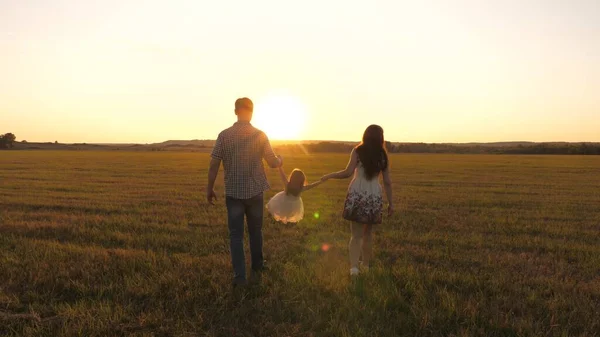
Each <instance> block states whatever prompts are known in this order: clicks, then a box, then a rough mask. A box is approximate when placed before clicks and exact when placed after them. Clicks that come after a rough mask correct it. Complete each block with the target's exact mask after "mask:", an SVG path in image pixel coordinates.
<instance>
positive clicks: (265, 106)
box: [252, 94, 306, 140]
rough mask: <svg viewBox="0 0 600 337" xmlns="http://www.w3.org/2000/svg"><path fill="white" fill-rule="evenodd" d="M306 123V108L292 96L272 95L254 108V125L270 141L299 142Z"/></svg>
mask: <svg viewBox="0 0 600 337" xmlns="http://www.w3.org/2000/svg"><path fill="white" fill-rule="evenodd" d="M305 123H306V108H305V107H304V105H303V104H302V102H300V100H299V99H298V98H296V97H294V96H292V95H287V94H277V95H270V96H267V97H265V98H264V99H262V100H259V101H258V102H257V103H256V106H255V107H254V116H253V122H252V124H254V125H255V126H256V127H257V128H259V129H261V130H263V131H264V132H265V133H266V134H267V136H268V137H269V139H275V140H297V139H298V138H299V137H300V136H301V134H302V132H303V130H304V125H305Z"/></svg>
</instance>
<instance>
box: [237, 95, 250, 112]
mask: <svg viewBox="0 0 600 337" xmlns="http://www.w3.org/2000/svg"><path fill="white" fill-rule="evenodd" d="M242 110H248V111H253V110H254V103H252V101H251V100H250V98H248V97H242V98H238V99H237V100H236V101H235V111H242Z"/></svg>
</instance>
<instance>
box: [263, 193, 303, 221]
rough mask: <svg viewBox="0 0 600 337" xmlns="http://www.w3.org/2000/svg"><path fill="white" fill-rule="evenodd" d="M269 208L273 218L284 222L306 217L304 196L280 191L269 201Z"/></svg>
mask: <svg viewBox="0 0 600 337" xmlns="http://www.w3.org/2000/svg"><path fill="white" fill-rule="evenodd" d="M266 207H267V210H268V211H269V213H271V215H273V218H275V220H277V221H281V222H283V223H288V222H299V221H300V220H302V218H303V217H304V204H303V203H302V198H300V197H299V196H297V197H296V196H293V195H291V194H287V193H286V192H285V191H282V192H279V193H277V194H275V196H273V198H271V200H269V202H268V203H267V206H266Z"/></svg>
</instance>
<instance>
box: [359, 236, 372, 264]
mask: <svg viewBox="0 0 600 337" xmlns="http://www.w3.org/2000/svg"><path fill="white" fill-rule="evenodd" d="M362 230H363V236H362V247H361V248H362V249H361V250H362V262H363V265H364V266H365V267H367V268H368V267H369V262H370V261H371V255H372V254H373V245H372V244H371V242H372V237H373V226H372V225H364V226H363V228H362Z"/></svg>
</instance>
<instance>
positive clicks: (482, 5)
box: [0, 0, 600, 143]
mask: <svg viewBox="0 0 600 337" xmlns="http://www.w3.org/2000/svg"><path fill="white" fill-rule="evenodd" d="M242 96H247V97H250V98H251V99H253V100H254V102H255V104H256V111H255V118H256V121H255V125H257V126H259V127H261V128H263V129H264V130H265V131H267V133H268V134H269V135H270V137H271V138H273V139H277V138H296V139H318V140H325V139H336V140H357V139H359V138H360V136H361V134H362V132H363V130H364V129H365V127H367V126H368V125H369V124H373V123H375V124H380V125H382V126H383V127H384V129H385V132H386V138H387V139H388V140H391V141H406V142H487V141H509V140H530V141H600V1H598V0H572V1H566V0H519V1H516V0H503V1H501V0H498V1H483V0H455V1H449V0H423V1H402V0H394V1H376V0H371V1H351V0H345V1H326V0H318V1H317V0H303V1H282V0H256V1H241V0H240V1H230V0H220V1H208V0H201V1H199V0H190V1H149V0H118V1H115V0H104V1H83V0H53V1H50V0H0V133H5V132H13V133H15V134H16V135H17V139H18V140H21V139H26V140H28V141H54V140H58V141H59V142H67V143H68V142H90V143H92V142H97V143H107V142H110V143H114V142H139V143H152V142H161V141H164V140H168V139H214V138H216V136H217V134H218V132H219V131H220V130H221V129H223V128H225V127H228V126H229V125H231V124H232V123H233V122H234V121H235V115H234V113H233V103H234V101H235V99H236V98H238V97H242Z"/></svg>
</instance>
